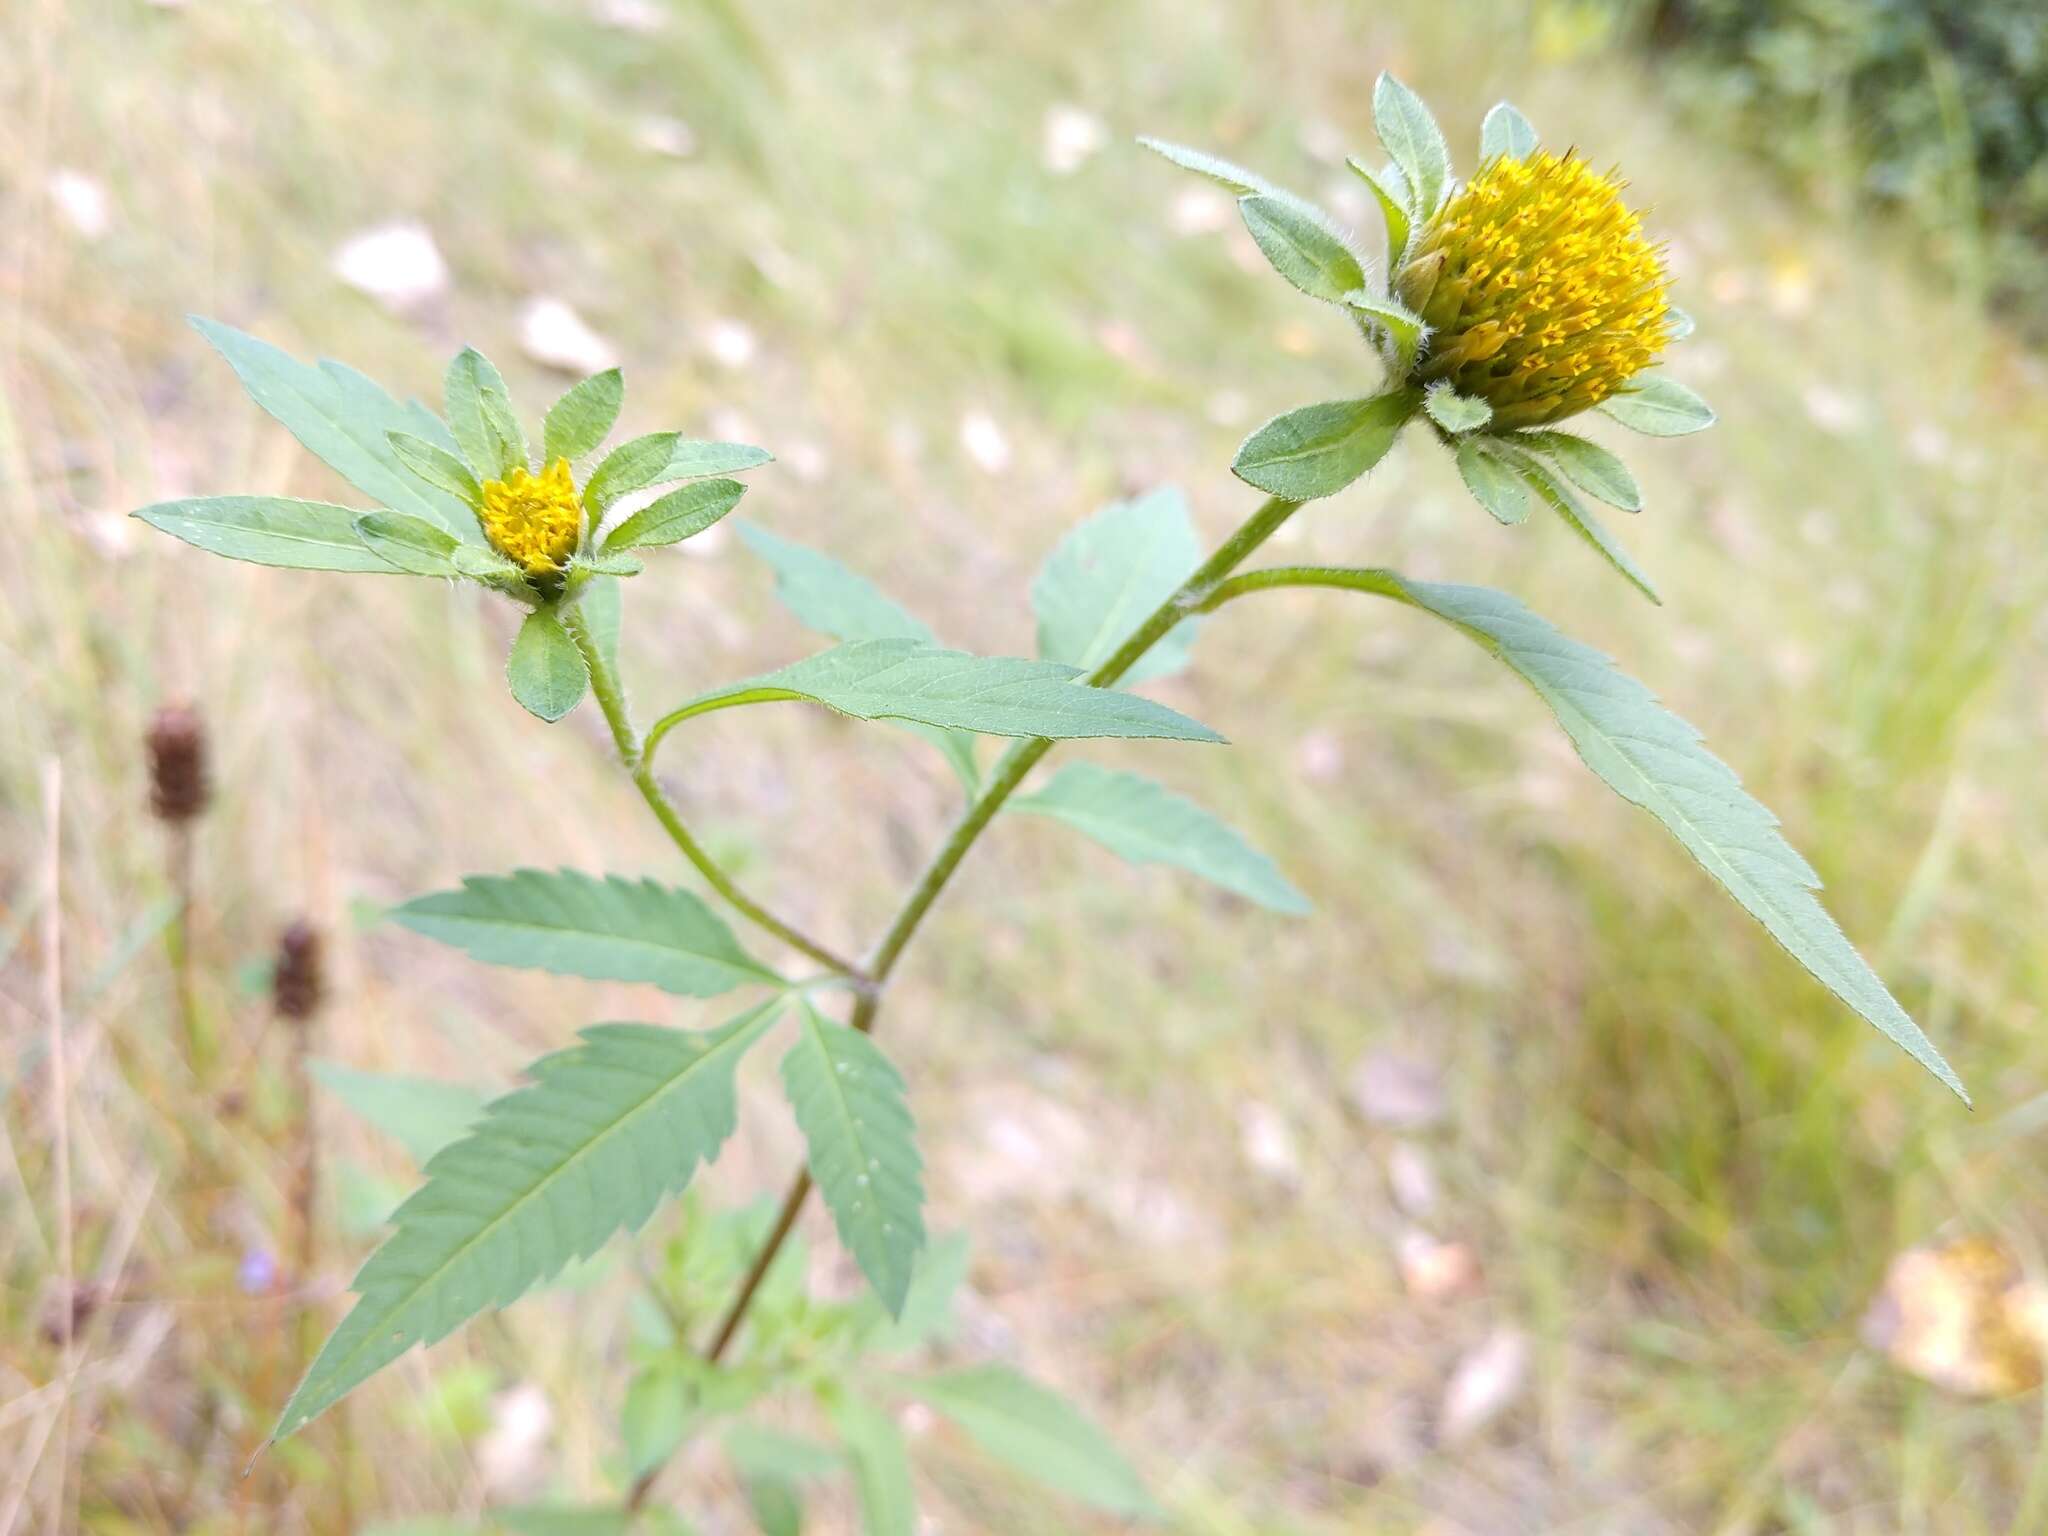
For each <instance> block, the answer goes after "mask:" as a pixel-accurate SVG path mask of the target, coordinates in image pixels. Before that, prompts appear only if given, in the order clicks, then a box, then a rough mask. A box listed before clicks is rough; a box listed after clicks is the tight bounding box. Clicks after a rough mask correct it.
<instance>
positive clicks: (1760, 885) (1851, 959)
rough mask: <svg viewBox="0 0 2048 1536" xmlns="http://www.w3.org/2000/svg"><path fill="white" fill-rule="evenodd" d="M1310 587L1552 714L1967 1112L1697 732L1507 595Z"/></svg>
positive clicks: (1340, 580) (1371, 584)
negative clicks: (1453, 636) (1490, 660)
mask: <svg viewBox="0 0 2048 1536" xmlns="http://www.w3.org/2000/svg"><path fill="white" fill-rule="evenodd" d="M1310 579H1311V580H1316V581H1319V582H1321V584H1325V585H1332V586H1344V587H1349V588H1352V589H1354V590H1359V591H1367V592H1374V593H1377V594H1378V595H1380V596H1382V597H1391V598H1394V599H1396V600H1397V601H1400V602H1404V603H1408V604H1410V605H1411V606H1413V607H1416V608H1420V609H1422V610H1423V611H1425V612H1427V613H1433V614H1435V615H1436V616H1437V617H1438V618H1441V619H1445V620H1448V621H1449V622H1450V623H1452V624H1455V625H1456V626H1457V627H1458V628H1459V629H1461V630H1463V631H1464V632H1465V633H1466V634H1467V635H1468V636H1470V637H1471V638H1472V639H1474V640H1476V641H1478V642H1479V644H1480V645H1482V646H1483V647H1485V649H1486V650H1487V651H1488V652H1490V653H1491V654H1492V655H1493V656H1495V657H1496V658H1497V659H1499V660H1500V661H1502V662H1504V663H1506V665H1507V666H1509V667H1510V668H1512V669H1513V670H1514V671H1515V672H1516V673H1518V674H1519V675H1520V676H1521V677H1522V679H1523V681H1525V682H1527V683H1528V684H1529V686H1530V687H1532V688H1534V689H1535V690H1536V693H1537V696H1538V697H1540V698H1541V699H1542V700H1543V702H1544V703H1545V704H1547V705H1549V706H1550V709H1551V712H1552V713H1553V714H1555V715H1556V716H1557V719H1558V723H1559V724H1561V725H1562V726H1563V727H1564V729H1565V734H1566V735H1567V736H1569V737H1570V738H1571V742H1572V746H1573V747H1574V748H1576V749H1577V751H1578V754H1579V756H1580V758H1581V759H1582V760H1583V761H1584V762H1585V764H1586V766H1587V767H1588V768H1590V769H1592V770H1593V772H1594V773H1596V774H1598V775H1599V776H1600V778H1601V779H1602V780H1604V781H1605V782H1606V784H1607V785H1608V787H1609V788H1611V789H1613V790H1614V791H1615V793H1617V794H1619V795H1620V796H1621V797H1622V798H1623V799H1624V800H1627V801H1628V802H1629V803H1630V804H1632V805H1638V806H1641V807H1642V808H1643V809H1644V810H1646V811H1648V812H1649V813H1650V814H1651V815H1652V816H1654V817H1656V818H1657V820H1658V821H1660V822H1662V823H1663V824H1664V826H1665V828H1666V829H1667V830H1669V831H1670V832H1671V834H1672V835H1673V836H1674V837H1676V838H1677V839H1678V840H1679V842H1680V843H1682V844H1684V845H1685V848H1686V850H1687V851H1688V852H1689V853H1691V854H1692V856H1693V857H1694V858H1695V859H1697V860H1698V861H1699V862H1700V865H1701V867H1702V868H1704V869H1705V870H1706V871H1707V873H1708V874H1710V875H1712V876H1713V877H1714V879H1716V880H1717V881H1719V882H1720V884H1721V885H1722V886H1723V887H1724V888H1725V889H1726V890H1727V891H1728V893H1729V894H1730V895H1731V896H1733V897H1734V898H1735V899H1736V900H1737V901H1738V902H1740V903H1741V904H1742V906H1743V908H1744V910H1746V911H1747V912H1749V914H1750V915H1751V916H1753V917H1755V918H1756V919H1757V921H1758V922H1760V923H1762V924H1763V925H1764V927H1765V929H1767V930H1768V931H1769V933H1770V935H1771V937H1772V938H1774V939H1776V940H1777V941H1778V942H1779V943H1780V944H1781V945H1783V946H1784V948H1785V950H1786V952H1787V953H1788V954H1790V955H1791V956H1792V958H1793V959H1795V960H1797V961H1798V962H1799V963H1800V964H1801V965H1802V966H1804V967H1805V968H1806V969H1807V970H1808V971H1809V972H1810V973H1811V974H1812V975H1813V976H1814V977H1815V978H1816V979H1817V980H1819V981H1820V983H1821V984H1822V985H1823V986H1825V987H1826V988H1827V989H1828V990H1829V991H1830V992H1833V993H1834V994H1835V996H1836V997H1838V998H1840V999H1841V1000H1842V1001H1843V1002H1845V1003H1847V1004H1848V1005H1849V1006H1850V1007H1851V1008H1853V1009H1855V1010H1856V1012H1858V1013H1859V1014H1861V1015H1862V1016H1863V1017H1864V1018H1865V1019H1867V1020H1869V1021H1870V1022H1871V1023H1872V1024H1874V1025H1875V1026H1876V1027H1877V1028H1878V1029H1879V1030H1880V1031H1881V1032H1882V1033H1883V1034H1884V1036H1885V1037H1886V1038H1887V1039H1889V1040H1891V1041H1893V1042H1894V1043H1895V1044H1897V1045H1898V1046H1899V1047H1900V1048H1901V1049H1902V1050H1904V1051H1905V1052H1906V1053H1907V1054H1908V1055H1909V1056H1911V1057H1912V1058H1913V1059H1914V1060H1915V1061H1917V1062H1919V1063H1920V1065H1921V1066H1923V1067H1925V1068H1926V1069H1927V1070H1928V1071H1929V1072H1931V1073H1933V1074H1934V1075H1935V1076H1936V1077H1937V1078H1939V1079H1940V1080H1941V1081H1942V1082H1943V1083H1944V1084H1946V1085H1947V1086H1948V1087H1949V1088H1950V1089H1951V1090H1952V1091H1953V1092H1955V1093H1956V1094H1957V1095H1958V1096H1959V1097H1961V1098H1962V1100H1963V1102H1964V1103H1968V1102H1969V1096H1968V1095H1967V1094H1966V1093H1964V1092H1963V1086H1962V1083H1961V1081H1960V1080H1959V1079H1958V1078H1957V1077H1956V1074H1955V1072H1954V1071H1953V1070H1952V1069H1951V1068H1950V1066H1949V1064H1948V1063H1947V1062H1946V1061H1944V1060H1943V1059H1942V1057H1941V1053H1940V1052H1939V1051H1937V1050H1936V1049H1935V1048H1934V1045H1933V1043H1932V1042H1931V1041H1929V1040H1928V1038H1927V1036H1926V1035H1925V1034H1923V1033H1921V1030H1920V1026H1919V1025H1917V1024H1915V1023H1914V1022H1913V1020H1912V1019H1911V1018H1910V1017H1909V1016H1908V1015H1907V1013H1906V1011H1905V1010H1904V1009H1903V1008H1901V1007H1900V1006H1899V1005H1898V1003H1897V1002H1896V1001H1895V1000H1894V999H1893V997H1892V995H1891V993H1889V992H1888V991H1886V990H1885V986H1884V983H1883V982H1882V981H1880V980H1879V979H1878V977H1877V975H1876V974H1875V973H1874V972H1873V971H1872V970H1871V969H1870V967H1869V966H1868V965H1866V964H1865V963H1864V962H1863V959H1862V957H1861V956H1859V955H1858V954H1857V953H1856V951H1855V949H1854V947H1852V946H1851V945H1850V943H1849V941H1848V939H1847V938H1845V937H1844V936H1843V934H1842V930H1841V929H1840V928H1838V927H1837V926H1836V925H1835V921H1834V919H1833V918H1831V917H1829V916H1828V914H1827V910H1826V909H1825V908H1824V907H1822V906H1821V904H1820V901H1819V899H1818V898H1817V897H1816V896H1815V894H1814V893H1815V892H1816V891H1817V890H1819V889H1820V877H1819V876H1818V875H1816V874H1815V873H1814V872H1813V869H1812V867H1811V866H1810V865H1809V864H1808V863H1807V862H1806V861H1805V860H1804V859H1802V858H1801V857H1800V856H1799V855H1798V853H1796V852H1795V851H1794V850H1793V848H1792V846H1791V844H1789V843H1787V842H1786V841H1785V839H1784V836H1783V835H1782V834H1781V833H1780V832H1779V830H1778V819H1777V818H1776V817H1775V816H1773V815H1772V814H1771V813H1770V812H1769V811H1768V810H1766V809H1765V808H1764V807H1763V806H1762V805H1760V804H1758V803H1757V801H1756V800H1754V799H1752V798H1751V797H1750V795H1749V794H1748V792H1747V791H1745V790H1744V789H1743V787H1742V782H1741V780H1739V779H1737V778H1736V776H1735V775H1734V774H1733V773H1732V772H1730V771H1729V769H1728V767H1727V766H1726V765H1725V764H1724V763H1722V762H1721V760H1720V759H1719V758H1717V757H1715V756H1714V755H1713V754H1712V753H1710V752H1708V751H1707V749H1706V748H1705V747H1704V746H1703V745H1701V742H1700V734H1699V732H1698V731H1696V730H1694V729H1693V728H1692V726H1690V725H1688V724H1687V723H1686V722H1685V721H1684V720H1682V719H1680V718H1679V717H1678V716H1677V715H1674V714H1672V713H1671V712H1670V711H1669V710H1667V709H1665V708H1664V707H1663V706H1662V705H1661V704H1659V703H1658V702H1657V699H1656V697H1655V695H1653V694H1652V693H1651V692H1650V691H1649V690H1648V689H1647V688H1645V687H1643V685H1642V684H1641V683H1638V682H1636V681H1635V680H1634V679H1633V678H1630V677H1627V676H1625V675H1624V674H1622V673H1620V672H1618V671H1616V670H1615V668H1614V665H1613V663H1611V662H1610V661H1609V660H1608V659H1607V658H1606V657H1605V656H1603V655H1601V654H1600V653H1599V652H1598V651H1596V650H1594V649H1592V648H1591V647H1590V646H1585V645H1581V644H1579V643H1578V642H1577V641H1575V640H1572V639H1569V638H1568V637H1566V636H1564V635H1562V634H1559V633H1558V631H1557V630H1556V629H1554V628H1552V627H1551V626H1550V625H1549V624H1547V623H1545V622H1544V621H1543V620H1542V619H1540V618H1538V617H1537V616H1536V615H1535V614H1533V613H1531V612H1530V611H1529V610H1528V609H1527V608H1525V607H1523V606H1522V605H1521V604H1520V603H1519V602H1517V601H1516V600H1515V599H1514V598H1512V597H1509V596H1508V595H1507V594H1506V593H1504V592H1496V591H1493V590H1492V589H1490V588H1487V587H1468V586H1456V585H1450V584H1447V583H1440V582H1427V581H1413V580H1410V579H1408V578H1406V577H1403V576H1400V575H1398V574H1396V573H1395V572H1392V571H1346V572H1335V573H1317V574H1316V575H1315V576H1313V577H1311V578H1310Z"/></svg>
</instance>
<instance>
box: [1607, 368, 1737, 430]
mask: <svg viewBox="0 0 2048 1536" xmlns="http://www.w3.org/2000/svg"><path fill="white" fill-rule="evenodd" d="M1600 409H1601V410H1602V411H1604V412H1606V413H1607V414H1608V415H1609V416H1612V417H1613V418H1614V419H1615V420H1616V421H1618V422H1620V423H1621V424H1622V425H1623V426H1624V427H1627V428H1628V429H1629V430H1630V431H1632V432H1641V433H1643V434H1644V435H1645V436H1647V437H1683V436H1685V434H1686V433H1688V432H1702V431H1705V430H1706V429H1707V428H1708V427H1711V426H1712V425H1713V424H1714V408H1713V407H1712V406H1710V405H1708V404H1707V402H1706V401H1704V400H1702V399H1701V398H1700V397H1699V396H1698V395H1696V394H1694V393H1693V392H1692V391H1691V390H1689V389H1687V388H1686V387H1685V386H1684V385H1683V384H1681V383H1679V382H1678V381H1677V380H1676V379H1668V378H1666V377H1665V376H1664V375H1663V374H1661V373H1652V374H1647V375H1645V376H1643V377H1641V378H1638V379H1637V380H1636V381H1635V382H1634V383H1632V384H1630V385H1629V387H1628V388H1627V389H1624V390H1623V391H1622V392H1621V393H1620V394H1618V395H1610V396H1608V397H1607V399H1606V400H1604V401H1602V402H1601V405H1600Z"/></svg>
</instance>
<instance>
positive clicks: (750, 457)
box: [654, 437, 775, 485]
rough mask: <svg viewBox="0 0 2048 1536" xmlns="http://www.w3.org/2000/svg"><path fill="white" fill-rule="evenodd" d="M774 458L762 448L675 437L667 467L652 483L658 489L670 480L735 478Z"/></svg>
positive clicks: (745, 444)
mask: <svg viewBox="0 0 2048 1536" xmlns="http://www.w3.org/2000/svg"><path fill="white" fill-rule="evenodd" d="M774 457H775V455H774V454H772V453H770V452H769V451H768V450H767V449H766V448H756V447H754V446H752V445H751V444H748V443H714V442H704V441H701V440H699V439H697V438H692V437H679V438H677V439H676V443H675V446H674V447H673V448H671V449H670V450H669V453H668V463H667V465H666V466H665V467H664V468H663V469H662V472H661V473H660V474H659V475H657V476H655V480H654V483H655V484H657V485H661V484H665V483H667V482H668V481H670V480H694V479H696V478H697V477H698V476H699V475H736V474H738V473H739V472H740V471H741V470H743V469H758V468H759V467H760V466H761V465H763V464H766V463H769V462H770V461H772V460H773V459H774Z"/></svg>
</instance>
